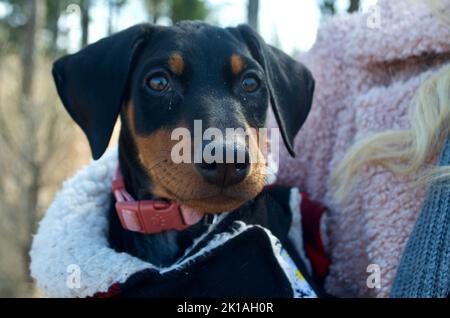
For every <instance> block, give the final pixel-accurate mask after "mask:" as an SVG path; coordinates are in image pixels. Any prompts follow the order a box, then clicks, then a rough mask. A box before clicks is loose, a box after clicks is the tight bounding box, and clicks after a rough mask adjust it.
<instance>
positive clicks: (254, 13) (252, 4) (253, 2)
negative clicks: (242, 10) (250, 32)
mask: <svg viewBox="0 0 450 318" xmlns="http://www.w3.org/2000/svg"><path fill="white" fill-rule="evenodd" d="M258 15H259V0H248V4H247V22H248V24H249V25H250V26H251V27H252V28H253V29H255V30H256V31H258Z"/></svg>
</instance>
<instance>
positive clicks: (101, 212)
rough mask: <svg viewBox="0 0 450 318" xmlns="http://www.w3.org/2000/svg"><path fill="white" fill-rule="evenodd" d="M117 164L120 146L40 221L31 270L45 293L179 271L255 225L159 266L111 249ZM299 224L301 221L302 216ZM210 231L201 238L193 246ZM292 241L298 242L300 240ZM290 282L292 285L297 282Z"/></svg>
mask: <svg viewBox="0 0 450 318" xmlns="http://www.w3.org/2000/svg"><path fill="white" fill-rule="evenodd" d="M117 165H118V160H117V149H113V150H110V151H108V152H107V153H106V154H105V155H104V156H103V157H102V158H101V159H100V160H98V161H95V162H92V163H91V164H90V165H88V166H86V167H85V168H84V169H82V170H81V171H79V172H78V173H77V174H76V175H75V176H74V177H73V178H71V179H70V180H68V181H66V182H65V183H64V185H63V188H62V190H61V191H60V192H59V193H58V194H57V196H56V199H55V200H54V202H53V203H52V205H51V206H50V208H49V210H48V211H47V214H46V216H45V217H44V218H43V220H42V221H41V222H40V224H39V230H38V233H37V234H36V235H35V237H34V240H33V245H32V248H31V251H30V256H31V265H30V269H31V275H32V277H33V278H34V279H35V280H36V282H37V285H38V287H39V288H41V289H42V290H43V291H44V292H45V293H46V295H48V296H50V297H89V296H93V295H95V294H96V293H98V292H107V291H108V289H109V288H110V287H111V286H112V285H113V284H114V283H124V282H125V281H126V280H127V279H128V278H129V277H130V276H131V275H133V274H135V273H137V272H139V271H142V270H145V269H155V270H159V271H160V272H161V273H164V272H168V271H171V270H174V269H180V268H182V267H184V266H187V265H188V264H189V263H190V262H191V261H193V260H194V259H196V258H198V257H200V256H202V255H204V254H205V253H208V252H211V251H212V250H214V249H215V248H217V247H218V246H220V245H221V244H223V242H225V241H227V240H229V239H231V238H234V237H236V236H237V235H239V234H241V233H242V232H244V231H245V230H248V229H250V228H251V227H253V226H249V225H246V224H244V223H243V222H236V226H235V230H234V231H232V232H230V233H223V234H220V235H217V236H216V237H214V238H213V239H212V240H211V241H210V242H209V243H208V244H207V246H206V247H204V248H202V249H201V250H200V251H199V252H198V253H196V254H195V255H193V256H191V257H189V258H186V259H183V258H182V261H180V262H177V263H176V264H174V265H172V266H170V267H168V268H157V267H155V266H154V265H152V264H150V263H147V262H144V261H142V260H140V259H138V258H136V257H133V256H131V255H129V254H126V253H117V252H116V251H114V250H113V249H111V248H110V247H109V244H108V241H107V231H108V216H107V211H108V209H109V205H110V200H111V197H110V195H111V191H110V189H111V182H112V179H113V175H114V172H115V169H116V167H117ZM297 197H298V191H297ZM291 201H292V200H291ZM298 203H299V202H298ZM296 206H297V210H295V209H294V211H295V213H294V214H295V215H299V211H298V206H299V205H296ZM293 208H295V207H293ZM226 215H228V214H227V213H224V214H222V215H220V216H218V217H216V218H215V221H214V222H213V225H212V226H211V228H210V230H209V231H208V233H210V232H211V231H212V230H213V228H214V227H215V226H216V224H218V223H219V222H220V221H221V220H222V219H223V218H225V217H226ZM296 222H297V223H298V220H297V221H296ZM300 228H301V227H300ZM264 230H265V231H266V233H267V234H268V236H269V238H270V240H271V242H272V248H273V251H274V255H275V256H276V257H277V259H278V260H279V262H280V265H281V267H282V268H283V270H284V271H285V273H286V275H287V277H288V278H289V280H291V278H290V276H289V275H288V271H289V268H288V267H289V265H287V263H286V262H285V261H284V260H283V258H282V257H281V256H280V255H279V254H280V253H279V249H280V248H281V244H280V243H279V241H278V239H277V238H276V237H274V236H273V235H272V234H271V233H270V231H268V230H267V229H264ZM208 233H205V234H204V235H202V236H201V237H200V238H199V239H197V240H196V242H195V243H194V246H196V244H198V242H200V241H201V240H202V239H203V238H204V237H205V236H206V235H207V234H208ZM294 243H298V240H297V241H294ZM192 248H193V247H192ZM192 248H191V249H190V250H192ZM188 252H189V251H187V252H186V253H188ZM74 265H75V266H76V268H79V269H80V280H79V286H76V288H70V287H69V286H70V285H68V284H67V281H68V279H69V277H70V272H68V271H69V269H70V268H73V266H74ZM291 283H292V286H294V282H292V281H291ZM78 287H79V288H78ZM293 289H294V288H293ZM294 290H295V289H294Z"/></svg>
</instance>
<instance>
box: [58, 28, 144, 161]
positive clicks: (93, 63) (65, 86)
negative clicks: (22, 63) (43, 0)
mask: <svg viewBox="0 0 450 318" xmlns="http://www.w3.org/2000/svg"><path fill="white" fill-rule="evenodd" d="M151 29H152V26H151V25H148V24H141V25H136V26H134V27H131V28H129V29H126V30H124V31H122V32H119V33H117V34H115V35H112V36H110V37H107V38H105V39H102V40H100V41H98V42H96V43H94V44H91V45H89V46H87V47H86V48H84V49H82V50H81V51H80V52H78V53H76V54H72V55H66V56H64V57H62V58H61V59H59V60H57V61H56V62H55V63H54V65H53V78H54V80H55V83H56V88H57V91H58V94H59V96H60V98H61V100H62V102H63V104H64V106H65V108H66V109H67V111H68V112H69V114H70V115H71V117H72V118H73V120H74V121H75V122H76V123H77V124H78V125H79V126H80V127H81V129H82V130H83V131H84V133H85V134H86V136H87V138H88V140H89V144H90V147H91V151H92V157H93V158H94V159H95V160H97V159H99V158H100V157H101V156H102V155H103V153H104V152H105V150H106V148H107V147H108V143H109V140H110V139H111V134H112V131H113V129H114V125H115V123H116V120H117V117H118V115H119V112H120V109H121V107H122V104H123V102H124V98H125V97H126V96H125V91H126V88H127V84H128V78H129V74H130V71H131V68H132V64H133V58H134V56H135V55H136V52H137V51H138V49H139V47H140V46H141V44H142V43H144V42H146V39H147V38H148V37H149V35H150V33H151Z"/></svg>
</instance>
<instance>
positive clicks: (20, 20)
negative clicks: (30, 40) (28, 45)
mask: <svg viewBox="0 0 450 318" xmlns="http://www.w3.org/2000/svg"><path fill="white" fill-rule="evenodd" d="M25 2H26V0H0V3H1V4H3V5H4V6H5V7H6V9H7V10H6V14H5V15H4V16H2V17H0V31H1V34H0V35H2V37H3V38H2V39H0V40H2V41H5V43H6V42H7V43H8V49H9V50H10V51H13V52H17V51H18V50H19V47H18V45H19V43H20V41H21V37H22V35H23V31H24V26H25V23H26V14H25Z"/></svg>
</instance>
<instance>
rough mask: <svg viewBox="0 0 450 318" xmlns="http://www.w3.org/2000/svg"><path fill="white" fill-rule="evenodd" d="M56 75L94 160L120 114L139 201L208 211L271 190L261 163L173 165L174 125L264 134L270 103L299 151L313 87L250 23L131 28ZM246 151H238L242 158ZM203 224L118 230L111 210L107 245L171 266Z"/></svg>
mask: <svg viewBox="0 0 450 318" xmlns="http://www.w3.org/2000/svg"><path fill="white" fill-rule="evenodd" d="M53 75H54V78H55V81H56V85H57V89H58V93H59V95H60V97H61V99H62V101H63V103H64V106H65V107H66V109H67V111H68V112H69V113H70V115H71V116H72V118H73V119H74V120H75V121H76V122H77V124H78V125H79V126H80V127H81V128H82V129H83V131H84V133H85V134H86V136H87V138H88V140H89V143H90V146H91V150H92V155H93V157H94V159H98V158H100V157H101V156H102V154H103V153H104V152H105V150H106V148H107V146H108V143H109V141H110V138H111V134H112V131H113V127H114V125H115V123H116V121H117V119H118V117H119V116H120V118H121V122H122V128H121V134H120V141H119V162H120V168H121V170H122V174H123V177H124V182H125V186H126V188H127V190H128V192H129V193H130V194H131V195H132V196H133V197H134V198H135V199H137V200H144V199H154V198H158V199H162V200H168V201H175V202H178V203H179V204H182V205H184V206H188V207H190V208H192V209H195V210H196V211H199V212H201V213H205V214H206V215H208V214H214V213H220V212H224V211H233V210H236V209H238V208H239V207H241V206H242V205H243V204H244V203H246V202H248V201H251V200H252V199H254V198H255V197H256V196H257V195H258V194H259V193H260V192H261V191H262V190H263V187H264V185H265V183H264V181H265V170H264V169H265V165H264V164H263V163H261V161H258V162H257V163H251V162H249V161H248V160H247V161H245V162H244V163H236V164H228V163H204V162H203V163H200V164H199V163H182V164H175V163H174V162H173V161H172V159H171V156H170V154H171V152H170V150H171V148H172V146H173V145H174V143H175V142H174V141H173V140H171V132H172V131H173V129H175V128H177V127H185V128H187V129H189V130H190V131H192V132H193V125H194V120H201V121H202V124H203V129H206V128H208V127H217V128H218V129H221V130H225V129H226V128H243V129H247V128H249V127H253V128H262V127H264V125H265V121H266V114H267V111H268V107H269V105H271V106H272V107H273V111H274V113H275V116H276V119H277V121H278V124H279V127H280V129H281V133H282V136H283V139H284V142H285V144H286V146H287V148H288V149H289V151H290V153H291V154H292V155H294V153H293V139H294V137H295V136H296V134H297V132H298V130H299V129H300V127H301V126H302V124H303V122H304V121H305V119H306V117H307V114H308V112H309V109H310V106H311V101H312V96H313V90H314V81H313V78H312V76H311V74H310V72H309V71H308V70H307V69H306V68H305V67H303V66H302V65H301V64H299V63H298V62H296V61H294V60H293V59H291V58H290V57H289V56H287V55H286V54H284V53H283V52H281V51H280V50H278V49H276V48H274V47H271V46H269V45H267V44H265V43H264V41H263V40H262V39H261V38H260V37H259V35H257V34H256V33H255V32H254V31H253V30H252V29H251V28H250V27H248V26H244V25H243V26H239V27H236V28H227V29H223V28H218V27H214V26H210V25H207V24H205V23H200V22H182V23H179V24H177V25H175V26H172V27H162V26H154V25H149V24H142V25H137V26H134V27H132V28H129V29H127V30H125V31H122V32H120V33H118V34H116V35H113V36H111V37H108V38H106V39H103V40H101V41H99V42H97V43H94V44H92V45H90V46H88V47H86V48H85V49H83V50H82V51H80V52H79V53H77V54H74V55H68V56H65V57H63V58H62V59H60V60H58V61H57V62H56V63H55V65H54V71H53ZM247 146H248V145H247ZM247 146H245V147H244V148H240V149H237V148H236V149H233V151H235V152H242V151H243V152H245V153H246V152H247V149H246V147H247ZM245 156H247V154H245ZM261 156H262V154H261ZM112 200H114V199H112ZM206 228H207V225H205V222H200V223H198V224H197V225H195V226H192V227H191V228H189V229H187V230H185V231H181V232H176V231H169V232H164V233H159V234H154V235H144V234H140V233H134V232H131V231H127V230H124V229H123V228H122V226H121V225H120V222H119V219H118V217H117V215H116V213H115V210H114V204H112V207H111V214H110V233H109V235H110V237H109V239H110V243H111V245H112V247H113V248H115V249H116V250H118V251H121V252H127V253H130V254H132V255H134V256H137V257H139V258H141V259H144V260H147V261H150V262H152V263H154V264H157V265H162V266H166V265H169V264H171V263H172V262H174V260H176V259H177V257H179V255H180V254H181V253H182V252H183V250H184V249H185V248H186V247H187V246H189V244H190V243H191V242H192V240H193V239H194V238H195V237H197V236H198V235H200V234H201V233H202V232H203V231H205V230H206Z"/></svg>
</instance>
